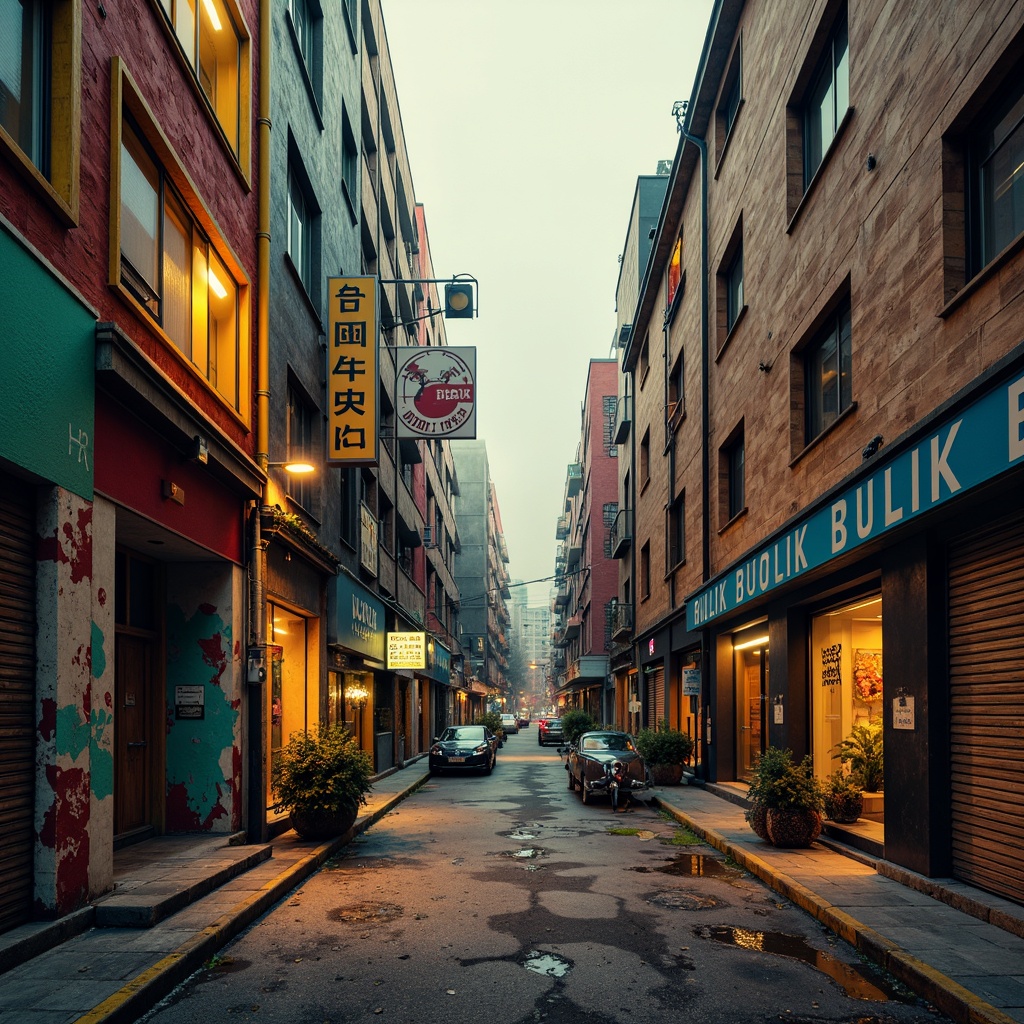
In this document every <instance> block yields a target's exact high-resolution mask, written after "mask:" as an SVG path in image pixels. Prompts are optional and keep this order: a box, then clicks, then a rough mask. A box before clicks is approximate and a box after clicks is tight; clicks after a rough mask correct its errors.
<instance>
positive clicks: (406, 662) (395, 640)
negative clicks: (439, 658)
mask: <svg viewBox="0 0 1024 1024" xmlns="http://www.w3.org/2000/svg"><path fill="white" fill-rule="evenodd" d="M387 664H388V668H390V669H403V668H426V665H427V634H426V633H388V663H387Z"/></svg>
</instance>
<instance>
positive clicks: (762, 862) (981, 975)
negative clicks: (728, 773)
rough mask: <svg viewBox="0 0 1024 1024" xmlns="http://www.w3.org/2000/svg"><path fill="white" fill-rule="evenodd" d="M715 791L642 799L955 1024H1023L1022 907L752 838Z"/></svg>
mask: <svg viewBox="0 0 1024 1024" xmlns="http://www.w3.org/2000/svg"><path fill="white" fill-rule="evenodd" d="M718 788H719V787H714V786H709V787H708V788H707V789H705V788H703V787H700V786H683V787H678V788H676V787H672V788H667V787H664V788H658V789H655V790H654V791H653V794H654V795H653V800H652V802H653V803H655V804H656V805H658V806H660V807H661V808H662V810H664V811H666V812H667V813H668V814H671V815H672V817H674V818H675V819H676V820H677V821H679V822H681V823H682V824H684V825H686V826H688V827H689V828H690V829H691V830H692V831H693V832H695V833H696V834H697V835H699V836H700V837H701V838H702V839H704V840H705V841H706V842H707V843H708V844H709V845H711V846H713V847H715V848H716V849H718V850H721V851H722V852H723V853H725V854H726V855H727V856H728V857H730V858H731V859H732V860H733V861H735V862H736V863H737V864H738V865H740V866H741V867H742V868H744V869H745V870H747V871H749V872H750V873H751V874H752V875H756V876H757V877H758V878H760V879H761V880H762V881H764V882H765V883H766V884H767V885H770V886H771V887H772V888H773V889H775V890H776V891H777V892H779V893H781V894H782V895H783V896H785V897H786V898H787V899H789V900H791V901H792V902H793V903H795V904H796V905H797V906H799V907H801V908H803V909H804V910H806V911H807V912H808V913H809V914H811V915H812V916H813V917H815V918H817V920H819V921H820V922H821V923H822V924H823V925H825V927H827V928H829V929H830V930H831V931H833V932H835V933H836V934H837V935H839V936H841V937H842V938H844V939H846V941H847V942H849V943H851V945H854V946H856V947H857V949H858V950H860V952H861V953H863V954H864V956H866V957H867V958H868V959H869V960H871V961H873V962H874V963H876V964H878V965H879V966H880V967H884V968H885V969H886V970H887V971H889V973H890V974H892V975H893V976H894V977H895V978H897V979H898V980H899V981H901V982H903V984H905V985H906V986H907V987H908V988H909V989H911V990H912V991H913V992H915V993H916V994H917V995H919V996H921V997H922V998H924V999H927V1000H928V1001H929V1002H931V1003H933V1004H934V1005H935V1006H937V1007H938V1008H939V1009H940V1010H941V1011H942V1012H943V1013H945V1014H946V1015H947V1016H949V1017H951V1018H952V1019H953V1020H955V1021H958V1022H968V1021H969V1022H971V1024H1009V1022H1011V1021H1017V1022H1024V907H1020V906H1018V905H1017V904H1015V903H1011V902H1009V901H1008V900H1003V899H1000V898H999V897H997V896H989V895H988V894H986V893H984V892H981V891H980V890H978V889H974V888H971V887H970V886H966V885H963V884H962V883H960V882H956V881H954V880H953V879H941V880H936V879H929V878H924V877H923V876H921V875H916V874H914V873H913V872H911V871H906V870H905V869H902V868H898V867H897V866H896V865H894V864H889V863H888V862H886V861H877V862H876V861H875V860H873V859H872V858H870V857H868V856H866V855H864V854H861V853H859V852H857V851H855V850H846V849H844V850H842V852H840V848H839V844H835V843H832V842H830V841H828V840H827V839H826V840H824V841H819V842H816V843H815V844H814V845H813V846H812V847H811V848H810V849H806V850H799V849H796V850H787V849H780V848H776V847H774V846H771V845H769V844H768V843H764V842H762V841H761V840H760V839H758V838H757V836H755V835H754V833H753V832H752V831H751V829H750V826H749V825H748V824H747V823H746V821H745V819H744V817H743V811H744V808H743V807H742V806H740V805H738V804H737V803H734V802H732V800H731V799H728V797H729V795H730V794H728V793H724V792H723V793H722V795H719V794H718V793H716V792H715V790H716V789H718Z"/></svg>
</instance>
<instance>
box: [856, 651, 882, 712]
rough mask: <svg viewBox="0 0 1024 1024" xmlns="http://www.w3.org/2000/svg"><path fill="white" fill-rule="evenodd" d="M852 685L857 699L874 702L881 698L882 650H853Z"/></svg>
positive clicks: (867, 702) (866, 702)
mask: <svg viewBox="0 0 1024 1024" xmlns="http://www.w3.org/2000/svg"><path fill="white" fill-rule="evenodd" d="M853 686H854V693H855V695H856V697H857V699H858V700H861V701H863V702H864V703H865V704H876V703H877V702H878V701H880V700H881V699H882V652H881V651H869V650H863V649H861V650H855V651H854V652H853Z"/></svg>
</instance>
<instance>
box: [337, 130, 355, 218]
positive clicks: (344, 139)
mask: <svg viewBox="0 0 1024 1024" xmlns="http://www.w3.org/2000/svg"><path fill="white" fill-rule="evenodd" d="M358 181H359V149H358V147H357V146H356V137H355V135H354V134H353V132H352V125H351V123H350V122H349V119H348V112H347V111H342V117H341V184H342V187H343V190H344V192H345V195H346V197H347V198H348V201H349V205H350V206H351V208H352V212H353V214H354V213H355V205H356V197H357V195H358V192H357V191H356V189H357V188H358Z"/></svg>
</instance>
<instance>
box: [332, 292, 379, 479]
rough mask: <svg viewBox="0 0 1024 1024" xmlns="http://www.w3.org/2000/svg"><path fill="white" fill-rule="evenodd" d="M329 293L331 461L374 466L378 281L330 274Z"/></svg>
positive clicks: (377, 435)
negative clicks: (331, 275)
mask: <svg viewBox="0 0 1024 1024" xmlns="http://www.w3.org/2000/svg"><path fill="white" fill-rule="evenodd" d="M327 294H328V302H329V315H328V329H327V400H328V421H327V427H328V436H327V461H328V462H329V463H333V464H335V465H368V466H375V465H377V445H378V443H379V441H378V438H379V434H380V430H379V426H380V415H379V414H380V410H379V406H378V404H377V391H378V380H379V375H380V365H379V362H378V351H379V350H378V347H377V279H376V278H375V277H330V278H328V279H327Z"/></svg>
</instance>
